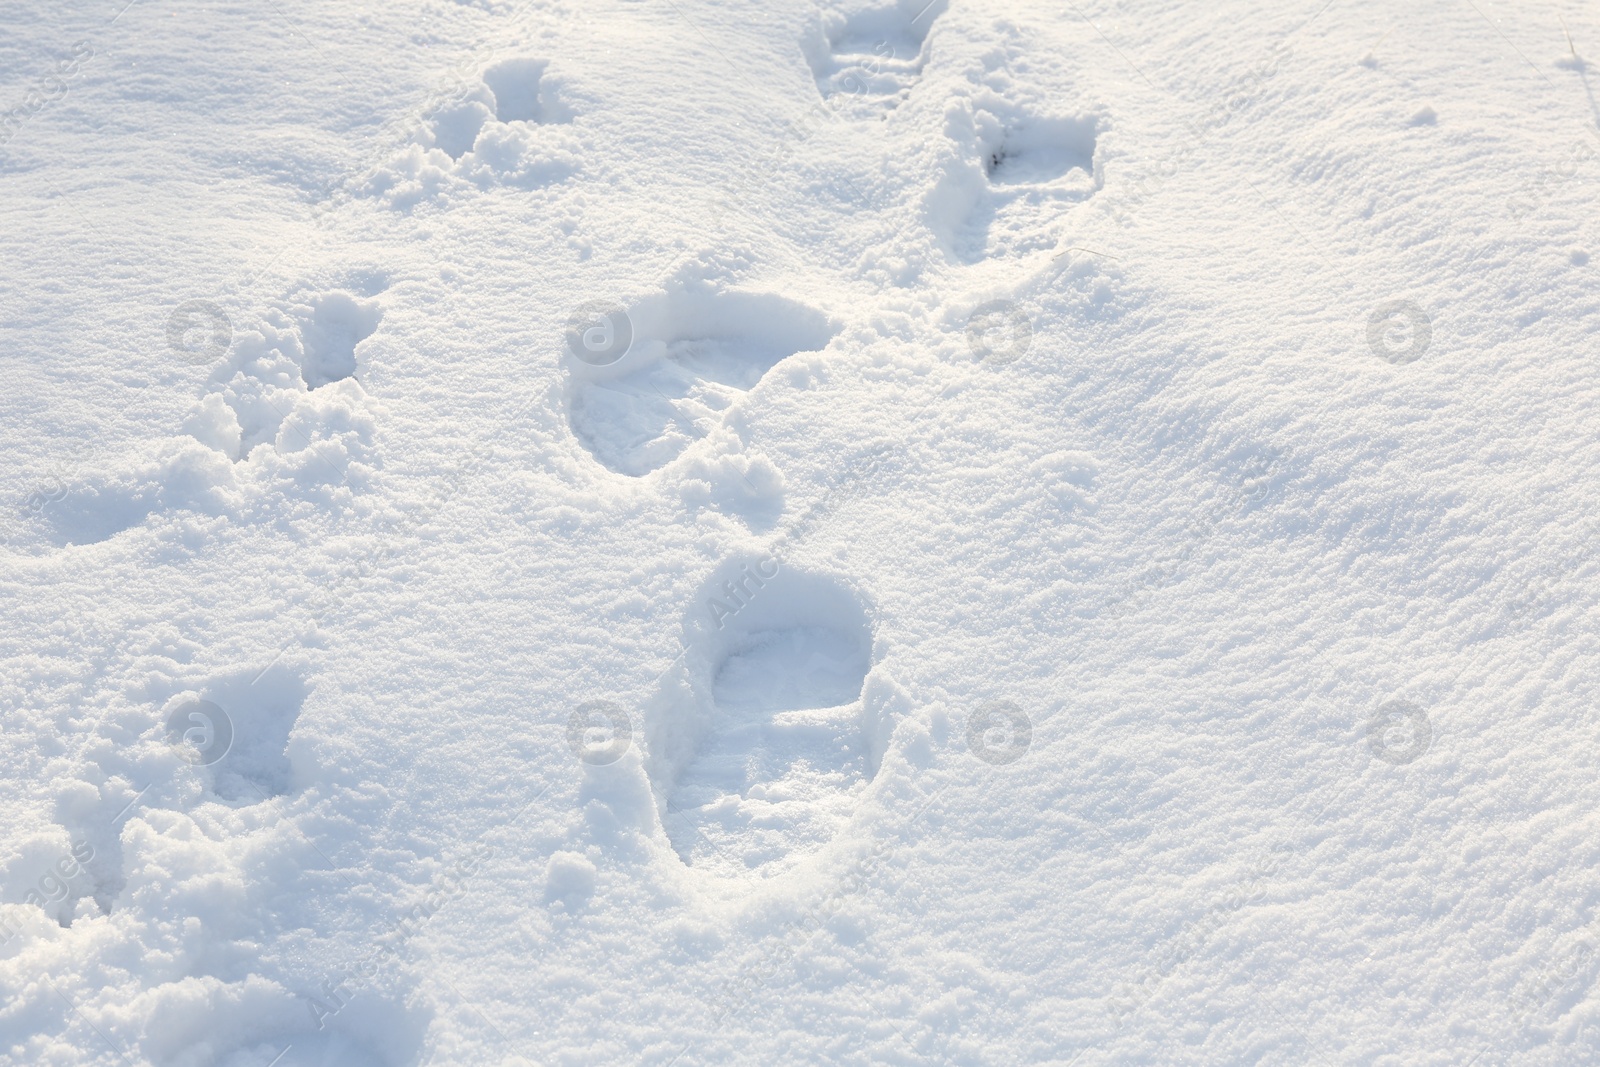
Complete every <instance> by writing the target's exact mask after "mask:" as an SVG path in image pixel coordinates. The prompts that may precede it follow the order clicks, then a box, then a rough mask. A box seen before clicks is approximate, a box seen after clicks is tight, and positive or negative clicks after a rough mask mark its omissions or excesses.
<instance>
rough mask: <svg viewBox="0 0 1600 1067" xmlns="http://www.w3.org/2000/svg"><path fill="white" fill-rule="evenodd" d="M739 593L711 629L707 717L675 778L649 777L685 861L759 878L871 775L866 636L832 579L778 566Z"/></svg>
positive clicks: (818, 840)
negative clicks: (740, 600)
mask: <svg viewBox="0 0 1600 1067" xmlns="http://www.w3.org/2000/svg"><path fill="white" fill-rule="evenodd" d="M774 566H775V564H774ZM745 592H746V594H747V595H746V599H745V604H744V606H743V607H741V608H740V609H739V611H738V613H737V614H736V615H734V616H733V617H732V618H727V619H725V620H724V621H725V623H726V624H725V626H724V627H723V628H722V629H721V630H718V631H715V635H716V636H715V638H714V640H717V641H718V644H717V647H716V648H715V649H714V651H713V655H712V656H711V658H710V659H709V660H708V665H709V672H708V673H709V675H710V684H709V687H708V688H709V698H710V699H709V701H706V703H707V704H709V708H708V709H704V710H706V711H707V713H708V714H707V725H706V728H705V729H704V730H703V732H702V734H701V736H699V737H698V738H695V739H692V742H691V744H690V745H688V746H687V752H686V754H685V756H684V758H683V761H682V762H683V767H682V770H681V772H680V773H679V774H678V775H677V777H676V779H675V780H672V781H658V783H657V784H658V786H659V787H664V788H662V791H663V793H664V794H665V796H666V798H667V803H666V813H665V819H664V825H665V828H666V832H667V836H668V839H669V840H671V842H672V844H673V847H674V848H675V849H676V850H677V852H678V854H679V856H681V857H682V859H683V861H684V863H685V864H687V865H688V866H690V867H694V868H697V869H700V870H706V871H710V872H713V873H716V874H721V875H727V876H740V877H744V876H748V875H750V874H752V873H754V874H758V875H760V876H762V877H769V876H771V875H773V874H778V873H781V872H782V871H784V870H787V869H788V868H790V867H792V866H793V865H794V864H795V863H797V862H799V861H800V860H801V859H802V858H804V857H805V856H807V855H809V854H810V853H812V852H815V851H816V850H817V849H819V848H821V847H822V846H823V845H825V844H826V843H827V842H828V841H830V840H832V839H833V837H834V836H835V835H836V834H837V833H838V832H839V830H840V829H842V828H843V826H844V825H845V823H846V822H847V821H848V820H849V818H850V816H851V814H852V813H853V812H854V810H855V806H856V802H857V800H858V798H859V796H860V793H861V791H862V789H863V788H864V787H865V786H866V784H867V782H868V781H869V780H870V778H871V758H870V753H869V752H868V742H867V739H866V735H865V733H864V731H863V728H862V704H861V691H862V686H863V683H864V681H865V679H866V676H867V672H868V670H869V669H870V667H871V654H872V637H871V632H870V628H869V626H868V623H867V617H866V613H865V611H864V610H863V608H862V606H861V604H860V601H859V600H858V599H857V598H856V596H855V594H854V593H853V592H852V591H851V590H849V589H848V588H846V587H845V586H844V585H843V584H841V583H839V582H837V581H836V580H834V579H830V578H825V577H820V576H816V575H808V574H803V573H797V572H794V571H792V570H785V571H783V572H781V573H779V574H777V575H775V576H774V577H772V578H770V579H768V580H766V581H765V582H764V583H763V584H762V585H760V586H759V587H757V586H755V585H754V583H746V584H745ZM724 603H726V602H725V601H724ZM735 603H736V602H735Z"/></svg>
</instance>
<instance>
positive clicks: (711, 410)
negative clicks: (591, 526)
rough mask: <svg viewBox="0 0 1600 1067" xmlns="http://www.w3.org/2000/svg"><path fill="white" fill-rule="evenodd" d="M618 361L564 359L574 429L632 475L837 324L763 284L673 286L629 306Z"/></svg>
mask: <svg viewBox="0 0 1600 1067" xmlns="http://www.w3.org/2000/svg"><path fill="white" fill-rule="evenodd" d="M627 314H628V318H629V321H630V322H631V323H632V328H633V332H634V335H635V339H634V341H633V344H632V347H631V348H630V349H629V350H628V353H627V355H626V356H624V357H623V358H622V359H621V360H620V361H619V362H617V363H616V364H614V365H611V366H606V367H594V366H590V365H587V364H585V363H583V362H582V361H580V360H577V359H573V358H569V359H568V370H569V378H568V389H567V412H568V419H569V422H570V424H571V426H572V432H573V433H574V434H575V435H576V436H577V438H578V440H579V441H581V442H582V443H583V446H584V447H585V448H586V449H588V451H589V454H590V455H592V456H594V458H595V459H596V460H598V461H599V462H600V463H601V464H602V465H603V466H605V467H606V469H607V470H611V471H614V472H616V473H618V474H626V475H630V476H633V477H638V476H641V475H644V474H648V473H650V472H651V471H653V470H657V469H659V468H661V467H663V466H665V465H666V464H668V463H670V462H671V461H672V460H673V459H675V458H677V456H679V455H680V454H681V453H682V452H683V451H684V449H686V448H688V447H689V446H690V445H691V444H693V443H694V442H695V441H697V440H699V439H700V438H702V437H704V436H706V434H707V433H709V432H710V431H711V430H712V429H713V428H714V427H715V426H717V425H718V424H720V422H721V421H722V419H723V418H724V416H725V414H726V413H727V411H728V409H729V408H731V407H732V406H733V405H734V404H735V403H736V402H737V401H738V399H739V397H740V396H742V395H743V394H744V393H745V392H747V391H749V390H750V389H752V388H754V386H755V385H756V383H757V382H759V381H760V380H761V378H762V376H764V375H765V374H766V373H767V372H768V371H769V370H771V369H772V368H773V367H774V366H775V365H776V364H777V363H778V362H780V361H781V360H783V359H785V358H787V357H788V356H791V355H793V354H795V353H796V352H810V351H816V350H818V349H821V348H823V347H824V346H826V345H827V343H828V342H829V340H831V339H832V337H833V335H834V334H835V333H836V332H837V331H838V326H837V325H836V324H834V323H831V322H829V321H828V319H827V317H826V316H824V315H823V314H822V313H821V312H819V311H817V310H815V309H813V308H809V307H806V306H805V305H803V304H798V303H796V302H794V301H792V300H787V299H785V298H783V297H780V296H774V295H770V294H752V293H722V294H717V295H706V294H695V295H689V294H675V295H671V296H660V297H654V298H650V299H647V300H643V301H640V302H639V303H638V304H637V305H635V306H634V307H633V308H631V309H630V310H629V311H628V313H627Z"/></svg>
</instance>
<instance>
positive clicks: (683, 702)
mask: <svg viewBox="0 0 1600 1067" xmlns="http://www.w3.org/2000/svg"><path fill="white" fill-rule="evenodd" d="M945 7H946V3H945V0H934V2H933V3H921V2H920V0H919V2H915V3H903V4H899V5H895V6H889V7H879V8H874V9H870V10H867V11H864V12H861V13H858V14H857V15H855V16H854V17H851V18H847V19H840V20H836V21H835V22H834V23H833V24H831V25H829V26H828V27H826V28H825V41H826V48H825V49H813V50H811V55H812V60H811V65H812V72H813V74H814V76H815V79H816V84H817V89H818V92H819V93H820V95H821V96H822V98H823V100H824V101H825V102H828V103H829V104H830V106H833V107H836V108H837V109H839V110H840V111H841V113H843V114H845V115H848V116H850V117H852V118H856V119H868V118H871V117H872V116H873V115H875V114H876V115H879V116H883V115H886V114H887V113H888V112H890V111H892V110H894V109H895V108H896V107H898V106H899V104H900V103H901V102H903V101H904V100H905V99H906V98H907V96H908V95H909V94H910V93H911V91H912V89H913V88H914V86H915V85H916V83H917V81H918V79H919V78H920V77H921V75H922V72H923V68H924V66H925V65H926V63H927V62H928V58H929V40H930V37H929V32H930V29H931V27H932V26H933V24H934V22H935V20H937V19H938V18H939V17H940V16H941V15H942V14H943V12H944V9H945ZM988 74H989V75H990V79H989V84H990V86H991V88H985V89H983V90H981V91H980V92H979V93H977V94H976V95H975V96H974V97H973V98H972V100H971V107H970V110H969V112H968V113H969V114H970V117H971V130H970V134H971V137H970V153H969V156H968V158H967V161H966V162H967V167H966V170H965V171H960V170H959V168H958V169H957V171H956V173H955V174H954V176H953V177H951V178H948V179H946V180H948V181H950V182H953V183H956V184H957V185H958V186H959V188H956V189H955V190H954V194H955V195H954V197H953V202H955V203H964V204H965V207H964V209H962V210H959V211H956V212H953V213H947V214H946V215H945V216H944V218H945V220H946V221H945V223H944V225H943V228H942V232H940V233H939V236H940V237H941V238H942V239H943V240H944V241H945V242H946V244H947V246H948V247H949V248H950V249H951V250H952V251H953V252H954V253H955V255H956V258H958V259H960V260H964V261H967V262H975V261H977V260H979V259H982V258H985V257H988V256H993V255H1015V254H1020V253H1022V252H1026V251H1029V250H1031V248H1032V245H1033V244H1038V245H1040V246H1041V247H1044V246H1047V245H1048V244H1049V243H1050V240H1051V239H1050V238H1048V237H1046V236H1044V235H1042V234H1040V233H1039V226H1038V225H1037V224H1038V221H1039V216H1040V215H1041V214H1042V213H1048V212H1049V211H1050V210H1052V207H1051V205H1052V204H1055V205H1060V204H1070V203H1072V202H1075V201H1078V200H1081V199H1083V198H1085V197H1087V196H1089V195H1091V194H1092V193H1093V192H1094V191H1095V190H1096V189H1097V188H1098V182H1099V179H1098V177H1097V174H1096V167H1095V152H1096V147H1097V144H1096V139H1097V135H1098V130H1099V120H1098V119H1097V118H1096V117H1094V116H1051V115H1044V114H1039V113H1036V112H1035V111H1034V110H1032V109H1029V108H1027V107H1023V106H1020V105H1017V104H1014V103H1012V102H1010V101H1009V100H1008V98H1007V95H1006V94H1005V93H1004V92H1003V91H999V90H997V89H995V88H993V86H1000V88H1001V89H1003V87H1004V84H1005V82H1006V79H1007V77H1008V76H1007V75H1006V74H1005V72H1004V71H1002V70H1000V69H999V63H998V61H995V63H993V64H991V66H990V68H989V71H988ZM962 183H964V184H962ZM951 192H952V190H949V189H941V190H936V191H935V195H936V196H944V195H947V194H949V193H951ZM938 228H939V227H938V223H937V222H936V229H938ZM617 310H618V311H619V312H621V320H620V321H622V322H625V323H627V324H628V325H629V326H631V328H632V329H633V331H634V334H635V335H634V336H633V338H632V342H631V347H628V349H627V351H626V353H625V354H624V355H623V356H622V357H621V358H619V359H617V360H616V361H615V362H605V361H598V362H599V364H600V365H596V363H595V362H591V361H588V360H585V359H581V358H569V359H568V361H567V368H568V374H567V381H566V401H567V408H568V417H569V423H570V426H571V429H572V431H573V434H574V436H575V438H576V439H577V440H578V441H579V442H581V443H582V445H583V447H584V448H585V449H586V450H587V451H588V453H589V454H590V456H592V457H593V458H594V459H595V461H596V462H598V463H599V464H600V465H601V466H603V467H605V468H606V469H607V470H609V471H611V472H613V473H615V474H619V475H623V476H627V477H633V478H637V477H642V476H644V475H647V474H650V473H651V472H654V471H657V470H660V469H662V468H663V467H665V466H667V465H668V464H671V463H672V462H673V461H675V460H676V459H678V458H679V457H680V456H682V455H684V453H685V452H686V451H687V450H688V449H690V448H691V447H692V446H693V445H694V444H695V442H696V441H698V440H701V439H703V438H705V437H706V436H707V435H708V434H709V433H710V432H711V431H712V430H714V429H715V428H716V427H717V426H718V425H720V424H721V423H723V422H724V421H725V420H726V419H727V418H728V417H729V415H730V414H731V413H732V412H733V411H734V410H735V409H736V407H737V405H738V404H739V402H740V398H741V396H742V395H743V394H744V393H745V392H747V391H748V390H750V389H752V388H754V386H755V385H756V384H757V383H759V382H760V381H761V380H762V379H763V377H764V376H766V375H767V374H768V373H769V372H771V371H772V369H773V368H774V367H776V366H777V365H778V364H779V363H781V361H782V360H784V359H785V358H786V357H788V356H790V355H793V354H795V353H802V352H811V351H817V350H820V349H822V348H824V347H826V346H827V344H828V343H829V342H830V341H831V339H832V337H833V336H834V335H835V334H836V333H837V331H838V329H839V325H838V324H836V323H834V322H832V321H830V320H829V319H828V317H827V316H826V315H824V314H823V313H822V312H820V311H818V310H816V309H814V308H810V307H807V306H805V305H803V304H800V303H798V302H795V301H792V300H789V299H787V298H785V297H781V296H777V295H773V294H762V293H740V292H728V291H722V292H715V293H711V292H692V293H691V292H688V291H685V290H684V289H683V287H681V286H679V287H677V288H674V287H672V286H671V285H669V286H668V287H667V290H666V291H665V292H662V293H658V294H657V295H655V296H652V297H649V298H646V299H644V300H640V301H637V302H635V303H634V304H633V305H631V306H630V307H628V308H626V309H617ZM608 329H609V327H608ZM606 336H607V338H608V339H609V337H610V335H609V334H607V335H606ZM684 644H685V648H686V650H687V653H686V655H685V657H684V660H683V663H682V665H681V668H679V669H678V670H677V671H676V672H675V673H671V674H669V676H668V678H667V679H666V680H665V681H664V683H663V687H662V689H661V691H660V692H659V693H658V694H657V695H656V696H655V697H654V702H653V704H652V705H651V706H650V707H649V708H648V709H647V712H646V724H645V730H646V739H647V746H646V760H645V771H646V773H647V775H648V776H649V779H650V783H651V786H652V789H653V791H654V793H655V795H656V797H657V799H658V804H659V807H660V811H661V817H662V819H661V821H662V826H663V829H664V831H665V833H666V835H667V838H668V840H669V841H670V842H671V843H672V846H673V848H674V849H675V850H676V851H677V853H678V855H679V857H680V858H681V859H682V860H683V862H684V863H685V864H686V865H687V866H689V867H691V868H695V869H697V870H700V871H704V872H708V873H711V874H713V875H718V876H726V877H751V876H755V877H771V876H774V875H778V874H781V873H783V872H785V871H788V870H790V869H792V868H793V867H794V866H795V865H797V864H798V863H800V862H802V861H803V860H804V859H805V857H807V856H809V855H811V854H813V853H815V852H816V851H817V850H818V849H820V848H822V847H823V846H824V845H826V844H827V843H828V842H829V841H831V840H832V839H833V838H834V837H835V836H836V835H837V834H838V833H839V832H840V831H841V830H842V829H843V828H844V826H845V825H846V824H847V823H848V821H849V819H850V818H851V816H852V814H853V812H854V810H855V807H856V804H857V802H858V800H859V798H860V797H861V795H862V792H863V790H864V789H865V788H866V786H867V784H868V783H869V782H870V781H871V779H872V777H873V775H874V774H875V773H876V771H877V768H878V763H879V761H880V760H881V759H882V758H883V755H884V751H885V749H886V747H887V740H888V736H889V733H890V731H891V730H892V728H893V726H894V723H895V721H896V719H897V716H899V715H901V714H904V713H905V712H906V711H908V710H909V702H908V701H907V700H906V699H905V698H904V696H903V694H898V691H896V690H894V687H893V686H892V683H888V682H887V681H886V680H882V681H874V680H873V679H874V676H873V674H872V670H873V663H874V639H873V627H872V624H871V621H870V612H869V610H868V607H867V605H866V603H865V601H864V600H863V598H862V596H861V595H860V594H859V593H858V592H857V591H856V590H855V589H854V588H853V587H852V586H851V585H850V584H849V583H848V582H847V581H845V580H843V579H841V578H839V577H836V576H832V575H827V574H821V573H813V572H808V571H805V570H801V569H798V568H796V567H793V566H788V565H785V566H783V567H781V568H780V567H779V565H778V562H777V561H776V559H774V558H772V557H767V558H766V559H764V560H745V561H742V562H739V561H733V562H729V563H727V564H725V565H724V566H723V567H721V568H719V569H718V571H717V572H716V573H715V574H713V576H712V577H711V578H710V579H708V580H707V582H706V583H705V585H704V587H703V588H702V589H701V591H700V593H699V595H698V596H697V598H696V600H695V602H694V604H693V606H692V607H691V609H690V612H689V614H688V617H687V618H686V620H685V623H684Z"/></svg>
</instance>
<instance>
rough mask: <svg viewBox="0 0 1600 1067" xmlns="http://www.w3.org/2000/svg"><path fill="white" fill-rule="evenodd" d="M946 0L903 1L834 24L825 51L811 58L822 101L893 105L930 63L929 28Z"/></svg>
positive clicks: (942, 9) (908, 90)
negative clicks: (928, 51) (928, 47)
mask: <svg viewBox="0 0 1600 1067" xmlns="http://www.w3.org/2000/svg"><path fill="white" fill-rule="evenodd" d="M945 6H946V0H931V2H930V0H902V2H899V3H896V4H894V5H891V6H887V7H878V8H873V9H870V10H867V11H862V12H858V13H857V14H855V15H853V16H850V17H849V18H847V19H845V20H843V21H842V22H839V23H838V24H836V25H834V26H832V27H831V28H830V30H829V32H828V33H827V50H826V52H822V53H820V54H819V55H817V56H816V57H815V58H814V59H813V60H812V64H811V66H812V73H813V74H814V75H815V76H816V79H817V91H818V92H820V93H821V94H822V97H823V99H824V100H827V101H829V102H830V104H834V105H837V104H839V103H841V102H854V103H860V104H862V105H864V106H868V107H871V106H882V105H883V104H884V103H885V102H887V104H888V106H889V107H891V108H892V107H894V106H895V105H896V104H898V103H899V101H900V100H901V99H902V98H904V97H905V95H906V94H907V93H908V92H910V90H911V86H912V85H914V84H916V81H917V79H918V78H919V77H920V76H921V75H922V67H923V64H924V63H926V62H927V50H926V48H925V45H926V43H927V40H928V31H929V30H930V29H931V28H932V26H933V23H934V21H935V20H936V19H938V17H939V16H940V15H942V14H943V13H944V9H945Z"/></svg>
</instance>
